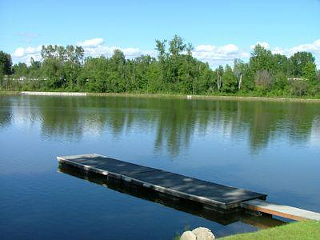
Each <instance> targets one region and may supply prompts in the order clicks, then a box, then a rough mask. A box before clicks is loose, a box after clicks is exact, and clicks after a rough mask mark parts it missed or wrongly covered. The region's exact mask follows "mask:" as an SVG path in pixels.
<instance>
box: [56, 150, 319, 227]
mask: <svg viewBox="0 0 320 240" xmlns="http://www.w3.org/2000/svg"><path fill="white" fill-rule="evenodd" d="M57 159H58V161H59V163H60V164H61V165H66V166H71V167H74V168H76V169H79V170H81V171H84V172H86V173H94V174H97V175H99V176H101V177H103V178H105V179H107V180H108V181H110V180H117V181H120V182H122V183H123V184H126V185H130V186H137V187H140V188H142V189H148V190H151V191H154V192H157V193H160V194H162V195H164V196H166V197H173V198H177V199H182V200H185V201H189V202H190V203H196V204H201V205H202V206H203V207H204V208H206V209H212V210H214V211H217V212H220V213H231V212H237V211H241V210H244V209H247V210H249V211H255V212H259V213H265V214H269V215H276V216H280V217H284V218H289V219H294V220H306V219H307V220H318V221H320V213H316V212H312V211H308V210H303V209H299V208H295V207H291V206H284V205H279V204H274V203H270V202H267V201H265V200H266V197H267V195H266V194H262V193H257V192H252V191H249V190H245V189H241V188H236V187H231V186H225V185H220V184H216V183H212V182H208V181H203V180H200V179H196V178H191V177H187V176H184V175H180V174H176V173H171V172H167V171H163V170H160V169H155V168H150V167H145V166H141V165H137V164H133V163H128V162H124V161H120V160H117V159H113V158H108V157H105V156H103V155H99V154H86V155H74V156H63V157H57Z"/></svg>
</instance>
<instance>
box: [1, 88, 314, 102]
mask: <svg viewBox="0 0 320 240" xmlns="http://www.w3.org/2000/svg"><path fill="white" fill-rule="evenodd" d="M18 94H23V95H39V96H40V95H41V96H81V97H83V96H99V97H100V96H101V97H108V96H112V97H139V98H180V99H189V100H191V99H200V100H230V101H234V100H241V101H272V102H311V103H312V102H314V103H319V102H320V99H319V98H299V97H276V96H273V97H258V96H235V95H188V94H173V93H152V94H151V93H92V92H62V91H54V92H41V91H36V92H35V91H0V95H18Z"/></svg>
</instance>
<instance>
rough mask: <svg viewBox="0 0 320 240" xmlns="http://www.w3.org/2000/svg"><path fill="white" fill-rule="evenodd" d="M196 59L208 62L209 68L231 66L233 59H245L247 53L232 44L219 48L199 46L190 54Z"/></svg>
mask: <svg viewBox="0 0 320 240" xmlns="http://www.w3.org/2000/svg"><path fill="white" fill-rule="evenodd" d="M192 54H193V56H194V57H196V58H197V59H199V60H201V61H204V62H208V63H209V65H210V66H212V67H216V66H217V65H220V64H221V65H225V64H232V62H233V60H234V59H235V58H247V57H248V56H249V53H246V52H244V51H243V50H240V49H239V47H238V46H236V45H234V44H227V45H224V46H221V47H218V46H215V45H199V46H196V47H195V49H194V51H193V52H192Z"/></svg>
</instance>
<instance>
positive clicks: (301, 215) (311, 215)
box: [241, 199, 320, 221]
mask: <svg viewBox="0 0 320 240" xmlns="http://www.w3.org/2000/svg"><path fill="white" fill-rule="evenodd" d="M241 207H243V208H246V209H249V210H253V211H259V212H263V213H268V214H271V215H276V216H279V217H284V218H289V219H293V220H298V221H301V220H317V221H320V213H317V212H312V211H308V210H304V209H300V208H296V207H291V206H286V205H279V204H274V203H270V202H267V201H262V200H259V199H255V200H250V201H245V202H242V203H241Z"/></svg>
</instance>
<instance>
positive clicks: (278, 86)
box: [0, 36, 320, 97]
mask: <svg viewBox="0 0 320 240" xmlns="http://www.w3.org/2000/svg"><path fill="white" fill-rule="evenodd" d="M155 49H156V50H157V52H158V56H157V58H155V57H152V56H149V55H141V56H139V57H137V58H135V59H126V58H125V55H124V53H123V52H122V51H121V50H118V49H117V50H115V51H114V53H113V55H112V56H111V57H110V58H106V57H105V56H100V57H86V58H85V57H84V49H83V48H82V47H81V46H72V45H68V46H66V47H63V46H57V45H54V46H53V45H47V46H42V50H41V57H42V59H41V61H35V60H34V59H31V61H30V65H29V66H28V65H26V64H25V63H18V64H14V65H12V60H11V56H10V54H7V53H4V52H3V51H0V89H1V90H30V91H87V92H106V93H124V92H131V93H177V94H208V95H209V94H224V95H225V94H239V95H254V96H314V97H320V71H317V68H316V64H315V58H314V56H313V55H312V54H311V53H310V52H297V53H295V54H293V55H292V56H291V57H289V58H288V57H287V56H285V55H281V54H273V53H272V52H271V51H270V50H268V49H265V48H264V47H263V46H261V45H256V46H255V47H254V49H253V51H252V53H251V57H250V59H249V61H248V62H244V61H242V60H240V59H235V60H234V63H233V66H229V65H226V66H219V67H218V68H216V69H211V68H210V67H209V64H208V63H204V62H201V61H199V60H197V59H196V58H194V57H193V56H192V50H193V47H192V44H190V43H189V44H186V43H185V42H184V41H183V39H182V38H181V37H179V36H174V38H173V39H172V40H170V41H167V40H163V41H160V40H156V47H155Z"/></svg>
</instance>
